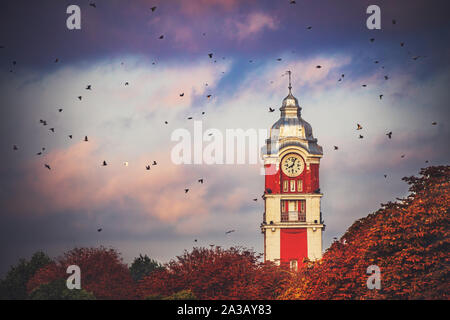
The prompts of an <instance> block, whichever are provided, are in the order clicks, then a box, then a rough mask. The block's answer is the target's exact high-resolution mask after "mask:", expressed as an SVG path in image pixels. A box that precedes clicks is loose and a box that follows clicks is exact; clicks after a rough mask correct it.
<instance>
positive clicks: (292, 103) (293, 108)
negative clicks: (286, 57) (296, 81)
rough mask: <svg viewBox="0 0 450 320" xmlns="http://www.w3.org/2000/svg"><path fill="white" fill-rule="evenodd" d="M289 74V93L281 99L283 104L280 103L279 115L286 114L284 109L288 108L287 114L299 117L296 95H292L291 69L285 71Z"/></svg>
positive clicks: (283, 115)
mask: <svg viewBox="0 0 450 320" xmlns="http://www.w3.org/2000/svg"><path fill="white" fill-rule="evenodd" d="M286 74H287V75H288V76H289V86H288V88H289V94H288V95H287V97H286V98H284V99H283V104H282V105H281V109H280V110H281V116H282V117H285V116H286V111H287V110H289V112H288V113H289V114H291V115H292V116H294V117H300V110H301V109H302V108H300V106H299V105H298V100H297V98H296V97H294V96H293V95H292V82H291V74H292V72H291V70H288V71H286V73H285V75H286Z"/></svg>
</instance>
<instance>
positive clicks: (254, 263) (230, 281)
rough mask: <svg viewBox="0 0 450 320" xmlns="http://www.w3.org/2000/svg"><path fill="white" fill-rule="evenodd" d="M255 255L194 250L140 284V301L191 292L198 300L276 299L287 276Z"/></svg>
mask: <svg viewBox="0 0 450 320" xmlns="http://www.w3.org/2000/svg"><path fill="white" fill-rule="evenodd" d="M259 258H260V257H259V256H258V255H256V254H255V252H253V251H249V250H245V249H241V248H230V249H227V250H223V249H221V248H220V247H216V248H214V249H206V248H194V249H193V250H192V252H187V251H185V252H184V254H183V255H182V256H179V257H177V260H173V261H171V262H169V263H168V264H167V265H166V269H164V270H161V271H157V272H155V273H153V274H151V275H150V276H148V277H146V278H144V279H143V280H141V281H140V283H139V285H138V289H137V293H138V296H139V297H140V298H146V297H148V296H150V295H157V294H160V295H164V296H169V295H171V294H173V293H176V292H178V291H181V290H191V291H192V292H193V293H194V295H195V296H196V297H197V298H199V299H274V298H276V296H277V295H278V294H279V292H278V288H279V284H280V283H281V282H282V281H283V280H284V279H285V278H286V276H287V273H286V272H283V271H282V270H281V269H280V268H279V267H277V266H275V265H273V264H271V263H260V262H258V259H259Z"/></svg>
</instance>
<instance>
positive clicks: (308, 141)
mask: <svg viewBox="0 0 450 320" xmlns="http://www.w3.org/2000/svg"><path fill="white" fill-rule="evenodd" d="M287 73H288V75H289V87H288V88H289V94H288V95H287V96H286V98H284V99H283V102H282V105H281V108H280V111H281V117H280V119H279V120H278V121H277V122H275V123H274V124H273V126H272V128H271V129H270V138H269V139H268V141H267V144H268V145H267V147H268V148H267V149H269V150H270V148H269V144H270V145H271V146H272V147H273V146H274V145H275V144H276V143H278V145H279V148H280V149H281V148H282V147H284V146H287V145H292V144H295V145H299V146H301V147H303V148H304V149H306V150H307V151H308V152H309V153H312V154H322V147H320V146H319V145H318V144H317V139H315V138H314V137H313V132H312V127H311V125H310V124H309V123H308V122H307V121H305V120H303V118H302V116H301V110H302V108H301V107H300V106H299V104H298V100H297V98H296V97H294V95H293V94H292V86H291V72H290V71H288V72H287Z"/></svg>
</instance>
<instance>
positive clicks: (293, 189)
mask: <svg viewBox="0 0 450 320" xmlns="http://www.w3.org/2000/svg"><path fill="white" fill-rule="evenodd" d="M291 192H295V180H291Z"/></svg>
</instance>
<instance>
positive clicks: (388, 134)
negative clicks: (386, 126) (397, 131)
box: [386, 131, 392, 139]
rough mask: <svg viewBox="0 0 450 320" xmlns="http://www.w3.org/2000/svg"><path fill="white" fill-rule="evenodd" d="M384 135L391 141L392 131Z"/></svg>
mask: <svg viewBox="0 0 450 320" xmlns="http://www.w3.org/2000/svg"><path fill="white" fill-rule="evenodd" d="M386 135H387V136H388V138H389V139H392V131H391V132H388V133H386Z"/></svg>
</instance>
